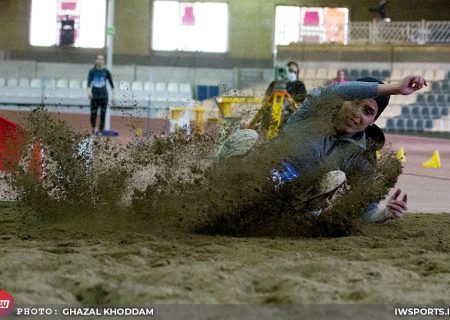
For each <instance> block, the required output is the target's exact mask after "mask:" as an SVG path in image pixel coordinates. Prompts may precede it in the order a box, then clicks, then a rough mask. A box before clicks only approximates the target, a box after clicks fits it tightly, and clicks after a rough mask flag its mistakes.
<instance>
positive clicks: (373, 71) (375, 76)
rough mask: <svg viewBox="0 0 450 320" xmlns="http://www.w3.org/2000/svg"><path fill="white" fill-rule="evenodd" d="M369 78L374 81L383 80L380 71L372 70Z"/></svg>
mask: <svg viewBox="0 0 450 320" xmlns="http://www.w3.org/2000/svg"><path fill="white" fill-rule="evenodd" d="M371 77H373V78H375V79H380V80H383V76H382V75H381V71H380V70H372V73H371Z"/></svg>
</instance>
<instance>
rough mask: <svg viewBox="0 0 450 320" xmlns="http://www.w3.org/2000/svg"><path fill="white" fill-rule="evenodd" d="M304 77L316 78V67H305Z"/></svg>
mask: <svg viewBox="0 0 450 320" xmlns="http://www.w3.org/2000/svg"><path fill="white" fill-rule="evenodd" d="M305 79H316V69H313V68H308V69H306V73H305Z"/></svg>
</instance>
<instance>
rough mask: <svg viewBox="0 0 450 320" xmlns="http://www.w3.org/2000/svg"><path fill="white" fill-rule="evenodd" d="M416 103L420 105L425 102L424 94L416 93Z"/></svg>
mask: <svg viewBox="0 0 450 320" xmlns="http://www.w3.org/2000/svg"><path fill="white" fill-rule="evenodd" d="M417 104H418V105H422V106H424V105H426V104H427V102H426V101H425V96H424V95H423V94H418V95H417Z"/></svg>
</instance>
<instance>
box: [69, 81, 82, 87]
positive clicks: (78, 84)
mask: <svg viewBox="0 0 450 320" xmlns="http://www.w3.org/2000/svg"><path fill="white" fill-rule="evenodd" d="M69 88H70V89H81V82H80V80H70V81H69Z"/></svg>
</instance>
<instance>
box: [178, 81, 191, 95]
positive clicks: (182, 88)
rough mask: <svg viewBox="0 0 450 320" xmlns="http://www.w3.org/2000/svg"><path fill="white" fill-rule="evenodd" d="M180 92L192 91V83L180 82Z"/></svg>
mask: <svg viewBox="0 0 450 320" xmlns="http://www.w3.org/2000/svg"><path fill="white" fill-rule="evenodd" d="M180 92H189V93H192V88H191V84H190V83H180Z"/></svg>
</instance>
